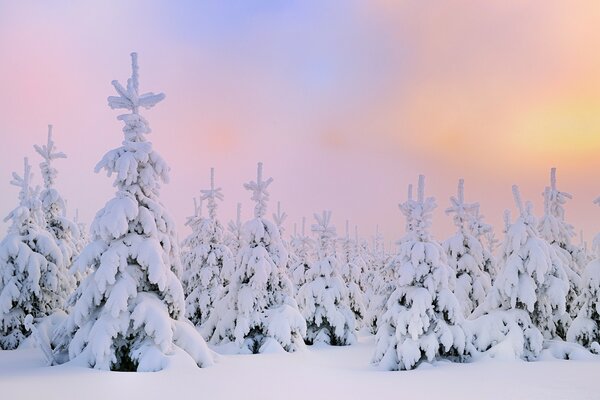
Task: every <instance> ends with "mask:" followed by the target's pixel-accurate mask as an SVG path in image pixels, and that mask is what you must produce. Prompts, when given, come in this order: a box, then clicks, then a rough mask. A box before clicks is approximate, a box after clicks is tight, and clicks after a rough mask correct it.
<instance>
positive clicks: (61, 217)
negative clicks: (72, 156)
mask: <svg viewBox="0 0 600 400" xmlns="http://www.w3.org/2000/svg"><path fill="white" fill-rule="evenodd" d="M34 148H35V151H36V152H37V153H38V154H39V155H40V156H41V157H42V162H41V163H40V170H41V172H42V178H43V179H44V189H43V190H42V192H41V193H40V201H41V202H42V209H43V211H44V217H45V219H46V229H47V230H48V231H49V232H50V233H51V234H52V236H53V237H54V239H55V240H56V244H57V245H58V247H59V248H60V250H61V252H62V254H63V257H62V259H63V262H62V265H59V266H58V267H59V268H61V269H63V270H64V271H65V273H64V274H63V276H64V278H65V282H63V283H62V285H61V286H62V287H63V288H64V289H65V291H66V293H64V294H62V296H64V297H65V298H67V297H68V296H70V295H71V294H72V292H73V291H74V290H75V286H76V279H75V276H74V275H72V274H69V273H66V271H67V270H68V269H69V268H70V267H71V264H72V263H73V260H75V258H76V257H77V256H78V255H79V252H80V251H81V234H80V232H79V226H78V225H77V224H76V223H75V222H74V221H72V220H70V219H69V218H67V207H66V204H65V201H64V199H63V198H62V196H61V195H60V193H59V192H58V190H56V188H55V186H54V184H55V181H56V177H57V175H58V171H57V170H56V168H55V167H54V165H53V161H54V160H57V159H59V158H67V156H66V155H65V154H64V153H63V152H59V151H57V150H56V148H55V146H54V141H53V140H52V125H48V138H47V142H46V144H45V145H42V146H38V145H34Z"/></svg>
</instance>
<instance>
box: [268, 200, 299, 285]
mask: <svg viewBox="0 0 600 400" xmlns="http://www.w3.org/2000/svg"><path fill="white" fill-rule="evenodd" d="M271 216H272V217H273V222H274V223H275V226H277V229H278V230H279V237H280V238H281V244H283V248H284V249H285V252H286V253H287V261H286V263H285V272H286V274H287V275H288V278H289V279H290V280H292V276H291V274H290V268H291V265H293V264H295V263H296V253H295V252H294V249H293V248H292V247H291V246H290V243H289V242H288V241H287V240H285V235H284V234H285V228H284V226H283V224H284V222H285V220H286V219H287V213H286V212H285V211H282V210H281V202H280V201H278V202H277V212H274V213H273V214H271Z"/></svg>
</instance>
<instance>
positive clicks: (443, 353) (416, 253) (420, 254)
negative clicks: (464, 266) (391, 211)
mask: <svg viewBox="0 0 600 400" xmlns="http://www.w3.org/2000/svg"><path fill="white" fill-rule="evenodd" d="M424 185H425V182H424V177H423V175H420V176H419V184H418V195H417V200H412V199H411V198H410V197H409V199H408V200H407V201H406V202H405V203H403V204H402V205H401V207H400V209H401V211H402V213H403V214H404V215H405V216H406V218H407V227H408V228H409V229H410V230H409V231H408V232H407V234H406V236H405V237H404V239H403V240H402V241H401V242H400V245H399V254H398V257H399V258H400V260H401V262H400V264H399V270H398V271H397V272H398V274H397V278H396V281H395V290H394V291H393V292H392V294H391V296H390V298H389V300H388V302H387V309H386V310H385V312H384V313H383V315H382V316H381V319H380V321H379V326H378V331H377V346H376V349H375V354H374V357H373V361H374V363H375V364H377V365H378V366H379V367H381V368H384V369H389V370H398V369H400V370H404V369H412V368H415V367H416V366H417V365H419V363H421V362H423V361H425V360H427V361H433V360H435V359H440V358H444V359H450V360H457V361H460V360H462V358H463V356H464V354H465V348H466V336H465V332H464V330H463V326H462V322H463V316H462V310H461V308H460V305H459V304H458V300H457V299H456V296H454V294H453V293H452V291H451V290H450V288H449V282H448V281H449V277H450V275H451V274H452V270H451V268H450V267H449V266H448V264H447V261H446V254H445V252H444V249H443V248H442V246H441V245H440V244H439V243H438V242H437V241H435V240H434V239H433V238H432V237H431V234H430V232H429V230H430V226H431V214H432V212H433V210H434V209H435V207H436V204H435V199H434V198H432V197H428V198H425V193H424Z"/></svg>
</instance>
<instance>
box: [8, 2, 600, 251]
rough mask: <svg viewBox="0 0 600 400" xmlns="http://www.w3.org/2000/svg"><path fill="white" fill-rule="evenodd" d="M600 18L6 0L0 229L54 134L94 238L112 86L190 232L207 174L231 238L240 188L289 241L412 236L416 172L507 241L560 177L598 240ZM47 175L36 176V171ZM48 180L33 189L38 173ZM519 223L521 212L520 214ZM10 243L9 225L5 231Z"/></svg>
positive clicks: (103, 188)
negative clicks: (139, 113) (141, 120)
mask: <svg viewBox="0 0 600 400" xmlns="http://www.w3.org/2000/svg"><path fill="white" fill-rule="evenodd" d="M598 27H600V2H598V1H597V0H590V1H552V0H531V1H516V0H515V1H511V0H487V1H476V0H472V1H468V0H463V1H435V0H433V1H391V0H389V1H387V0H376V1H362V2H361V1H354V0H345V1H317V0H314V1H313V0H308V1H274V0H250V1H248V0H244V1H242V0H237V1H227V2H222V1H178V2H172V1H141V0H139V1H126V2H125V1H116V0H110V1H78V2H73V1H44V2H39V1H18V2H16V1H8V0H6V1H5V0H0V82H1V85H0V88H1V90H0V139H1V142H0V143H1V146H2V150H0V194H1V196H0V214H2V215H6V214H8V212H9V211H10V210H11V209H12V208H13V207H14V206H15V204H16V201H17V189H16V188H15V187H12V186H10V185H9V183H8V182H9V180H10V173H11V172H12V171H13V170H17V171H20V170H21V168H22V157H23V156H26V155H27V156H30V158H31V161H32V163H33V164H34V165H35V166H36V167H37V164H38V163H39V158H38V157H37V156H36V154H35V153H34V151H33V147H32V145H33V144H34V143H42V142H43V141H44V140H45V137H46V130H47V128H46V126H47V124H49V123H52V124H54V132H55V133H54V135H55V140H56V142H57V145H58V147H59V149H61V150H63V151H64V152H66V153H67V154H68V156H69V158H68V159H66V160H59V161H58V162H57V164H56V166H57V168H58V169H59V171H60V175H59V180H58V188H59V189H60V190H61V192H62V193H63V195H64V197H65V198H66V199H67V200H68V202H69V206H70V208H71V209H74V208H75V207H78V208H79V209H80V214H81V216H82V219H84V220H85V221H86V222H90V221H91V219H92V218H93V216H94V214H95V213H96V211H97V210H98V209H100V208H101V207H102V206H103V205H104V203H105V202H106V201H107V200H108V199H109V198H110V196H111V195H112V193H113V191H114V190H113V188H112V186H111V185H112V180H111V179H109V178H107V177H106V176H104V175H103V174H94V172H93V168H94V166H95V164H96V163H97V162H98V161H99V160H100V158H101V157H102V155H103V154H104V153H105V152H106V151H107V150H109V149H111V148H114V147H116V146H118V145H119V144H120V142H121V140H122V133H121V124H120V123H119V121H117V120H116V116H117V115H118V112H117V111H113V110H110V109H109V108H108V106H107V104H106V97H107V96H109V95H112V94H113V92H112V87H111V85H110V82H111V80H113V79H118V80H120V81H122V82H123V81H125V80H126V79H127V77H128V76H129V74H130V69H129V68H130V67H129V53H130V52H131V51H137V52H138V53H139V61H140V80H141V88H142V90H145V91H155V92H158V91H162V92H164V93H165V94H166V95H167V97H166V99H165V101H163V102H162V103H160V104H159V105H158V106H157V107H155V108H154V109H152V110H150V111H146V112H145V113H144V115H145V116H146V117H147V119H148V120H149V121H150V124H151V127H152V129H153V133H152V134H151V137H150V139H151V140H152V142H153V143H154V145H155V148H156V149H157V150H158V151H159V152H160V153H161V154H162V155H163V157H164V158H165V159H166V160H167V161H168V162H169V163H170V165H171V167H172V171H171V182H170V184H168V185H165V186H164V187H163V191H162V199H163V201H164V203H165V204H166V205H167V206H168V207H169V208H170V210H171V211H172V214H173V215H174V217H175V219H176V221H177V223H178V226H179V231H180V234H181V235H182V236H183V235H185V234H187V230H186V228H185V227H184V226H183V223H184V221H185V217H186V215H189V214H190V213H191V212H192V197H193V196H197V195H198V194H199V190H200V189H202V188H206V187H207V185H208V184H209V170H210V167H215V169H216V178H217V183H218V185H219V186H222V187H223V190H224V194H225V201H224V202H223V203H222V205H221V207H220V210H219V214H220V218H222V220H223V221H224V222H225V221H227V220H228V219H230V218H232V217H233V216H234V214H235V204H236V202H237V201H242V203H243V216H244V217H249V216H250V214H251V203H250V195H249V193H247V192H246V191H245V190H244V189H243V188H242V183H244V182H247V181H248V180H250V179H252V178H253V177H254V176H255V166H256V162H257V161H263V162H264V165H265V173H266V174H268V175H271V176H273V178H274V179H275V182H274V183H273V184H272V186H271V188H272V189H271V194H272V200H273V202H272V203H271V204H272V206H271V211H272V210H273V209H274V205H275V201H277V200H280V201H281V203H282V206H283V208H284V210H285V211H286V212H287V213H288V214H289V219H288V226H287V229H288V231H290V230H292V224H293V223H294V222H296V221H299V220H300V218H301V217H302V216H303V215H305V216H309V217H310V216H311V215H312V213H313V212H315V211H320V210H322V209H323V208H328V209H332V210H333V214H334V220H335V222H336V224H337V226H338V231H340V232H341V231H343V229H342V227H343V223H344V220H345V219H346V218H348V219H350V221H351V224H358V225H359V228H360V231H361V232H362V234H363V235H365V236H368V235H371V234H372V232H373V231H374V229H375V225H376V224H379V225H380V227H381V231H382V232H383V233H384V234H385V235H386V239H388V240H396V239H397V238H399V237H400V236H401V235H402V233H403V230H404V221H403V218H402V216H401V214H400V212H399V210H398V207H397V204H398V203H399V202H400V201H402V200H404V198H405V193H406V187H407V185H408V184H409V183H410V182H415V181H416V179H417V175H418V174H419V173H424V174H425V175H426V177H427V178H426V179H427V185H428V186H427V193H429V194H431V195H433V196H435V197H436V198H437V201H438V204H439V205H440V207H439V208H438V210H437V212H436V214H435V215H434V233H435V235H436V236H437V237H438V238H439V239H443V238H444V236H445V235H447V234H449V233H450V232H451V231H452V226H451V219H450V217H448V216H446V215H444V213H443V209H445V208H446V207H447V206H448V203H449V200H448V197H449V196H450V195H452V194H453V193H454V192H455V188H456V182H457V180H458V178H460V177H463V178H464V179H465V186H466V197H467V200H471V201H479V202H480V204H481V208H482V212H483V213H484V214H485V215H486V216H487V219H488V221H490V222H491V223H493V224H494V225H495V226H496V227H497V228H498V229H500V227H501V221H502V212H503V210H504V209H505V208H510V209H512V210H514V206H513V203H512V199H511V190H510V188H511V185H512V184H513V183H516V184H519V185H520V186H521V188H522V192H523V197H525V198H527V199H531V200H532V201H533V202H534V205H535V211H536V212H537V213H538V215H539V213H541V211H542V209H541V204H542V198H541V193H542V191H543V189H544V186H545V185H547V184H548V174H549V170H550V167H552V166H556V167H557V168H558V179H559V187H560V188H561V189H562V190H565V191H568V192H570V193H572V194H573V195H574V199H573V200H572V201H571V202H570V203H569V204H568V208H567V218H568V219H569V221H570V222H571V223H573V224H574V225H575V226H576V227H577V228H578V229H579V228H582V229H584V230H585V233H586V236H587V237H588V238H589V237H591V235H593V234H595V233H596V232H597V231H600V209H599V208H598V207H597V206H594V205H593V204H592V200H593V199H594V198H595V197H596V196H598V195H600V183H599V181H598V175H597V174H598V171H600V157H599V154H600V52H599V51H598V49H600V29H599V28H598ZM36 172H37V170H36ZM36 175H37V176H36V178H37V179H38V182H40V180H39V178H40V174H39V172H38V173H37V174H36ZM513 214H514V211H513ZM6 227H7V225H6V224H2V225H0V231H4V230H5V229H6Z"/></svg>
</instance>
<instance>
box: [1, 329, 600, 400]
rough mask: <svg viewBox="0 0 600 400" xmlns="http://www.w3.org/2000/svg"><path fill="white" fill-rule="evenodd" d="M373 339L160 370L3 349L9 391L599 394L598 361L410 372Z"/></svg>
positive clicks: (12, 395)
mask: <svg viewBox="0 0 600 400" xmlns="http://www.w3.org/2000/svg"><path fill="white" fill-rule="evenodd" d="M374 347H375V341H374V337H373V336H360V338H359V341H358V343H357V344H354V345H352V346H344V347H333V346H319V347H315V346H309V347H307V349H306V350H304V351H300V352H296V353H285V352H284V353H270V354H254V355H221V356H220V357H219V358H218V360H217V364H216V365H214V366H212V367H208V368H198V367H197V366H196V365H195V364H194V363H193V361H191V359H190V358H189V357H188V356H187V355H186V354H185V353H183V351H181V350H179V352H178V353H176V355H174V356H169V357H168V359H169V361H168V366H167V368H166V369H165V370H163V371H160V372H137V373H132V372H108V371H99V370H94V369H90V368H86V367H80V366H75V365H73V364H72V363H69V364H63V365H61V366H56V367H47V366H46V360H45V358H44V356H43V354H42V352H41V351H40V350H39V349H19V350H10V351H8V350H7V351H0V397H1V398H2V399H17V398H36V399H44V400H52V399H63V400H67V399H81V398H85V399H90V400H93V399H106V398H128V399H133V398H144V399H168V398H173V396H174V394H175V395H176V396H177V397H178V398H204V399H211V400H216V399H236V398H243V399H286V400H294V399H305V398H306V397H307V394H308V393H312V394H313V395H311V396H309V397H314V394H316V396H317V398H332V399H342V398H343V399H370V398H377V399H387V398H405V399H432V398H434V399H435V398H440V399H441V398H444V399H453V398H456V399H503V400H504V399H517V400H518V399H527V400H535V399H544V400H551V399H597V398H598V397H599V395H598V388H597V383H596V382H597V381H596V379H595V378H596V377H597V376H598V374H600V362H598V360H594V361H575V360H569V361H557V360H550V361H536V362H524V361H498V360H492V361H478V362H477V363H472V364H453V363H449V362H438V363H436V364H435V365H431V364H422V366H421V367H419V368H417V369H415V370H412V371H401V372H400V371H390V372H388V371H380V370H377V369H375V368H374V367H371V366H369V360H370V359H371V356H372V354H373V351H374Z"/></svg>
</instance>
